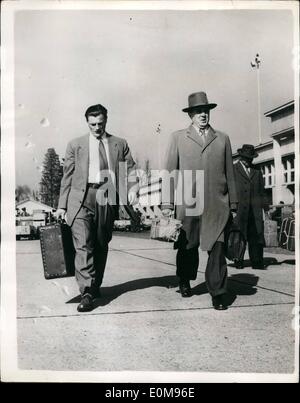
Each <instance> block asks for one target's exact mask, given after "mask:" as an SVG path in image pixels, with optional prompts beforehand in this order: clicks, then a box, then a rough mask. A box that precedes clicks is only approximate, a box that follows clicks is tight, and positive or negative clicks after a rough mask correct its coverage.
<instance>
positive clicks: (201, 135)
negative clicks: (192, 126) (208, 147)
mask: <svg viewBox="0 0 300 403" xmlns="http://www.w3.org/2000/svg"><path fill="white" fill-rule="evenodd" d="M199 134H200V138H201V140H202V143H203V144H204V143H205V130H204V129H200V130H199Z"/></svg>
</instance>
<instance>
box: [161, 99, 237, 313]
mask: <svg viewBox="0 0 300 403" xmlns="http://www.w3.org/2000/svg"><path fill="white" fill-rule="evenodd" d="M216 106H217V105H216V104H213V103H209V102H208V100H207V96H206V94H205V93H204V92H197V93H194V94H191V95H190V96H189V106H188V107H187V108H185V109H183V112H187V113H188V114H189V116H190V118H191V120H192V122H191V125H190V126H189V127H188V128H187V129H184V130H180V131H177V132H175V133H173V134H172V136H171V141H170V144H169V148H168V151H167V158H166V166H165V168H166V172H172V171H174V170H178V171H179V174H180V176H181V177H182V179H183V189H184V193H185V194H186V190H187V191H188V192H189V193H190V194H194V192H195V191H196V192H197V186H196V183H195V179H194V180H192V181H191V182H189V181H188V180H186V179H187V178H188V176H185V175H186V173H192V174H193V176H194V178H195V175H196V173H197V172H200V171H202V172H204V189H198V191H199V192H200V193H199V197H202V196H203V198H204V206H203V209H202V211H198V212H197V213H196V214H193V215H192V214H190V212H189V210H190V209H192V208H196V206H195V205H194V206H193V205H191V204H190V203H188V201H187V200H186V198H185V197H183V200H182V201H183V202H179V200H178V193H179V192H178V189H176V194H177V198H176V200H174V193H175V191H174V190H175V189H174V188H173V189H171V191H170V194H166V195H164V192H163V193H162V202H163V204H162V208H163V214H164V215H165V216H167V215H169V214H170V212H171V211H172V209H173V208H174V206H175V208H176V218H177V219H179V220H181V221H182V224H183V226H182V229H181V233H180V236H179V240H178V242H177V244H176V245H175V247H176V248H178V252H177V257H176V266H177V272H176V274H177V276H178V277H179V289H180V292H181V295H182V296H183V297H189V296H191V294H192V292H191V287H190V280H195V279H196V277H197V270H198V265H199V251H198V248H199V244H200V247H201V249H202V250H203V251H207V252H208V261H207V266H206V271H205V280H206V285H207V288H208V290H209V292H210V294H211V296H212V302H213V306H214V308H215V309H219V310H222V309H226V308H227V306H226V302H225V298H224V294H226V292H227V288H226V283H227V265H226V259H225V255H224V229H225V226H226V224H227V222H228V219H229V216H230V212H231V211H235V210H236V208H237V195H236V189H235V180H234V170H233V162H232V152H231V144H230V140H229V137H228V136H227V135H226V134H224V133H222V132H219V131H215V130H214V129H213V128H212V127H211V126H210V125H209V115H210V110H211V109H213V108H215V107H216ZM163 183H164V181H163ZM163 186H164V185H163ZM200 238H201V240H200Z"/></svg>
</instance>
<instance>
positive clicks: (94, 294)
mask: <svg viewBox="0 0 300 403" xmlns="http://www.w3.org/2000/svg"><path fill="white" fill-rule="evenodd" d="M91 294H92V297H93V299H98V298H101V297H102V295H101V291H100V290H99V288H97V289H95V290H93V292H91Z"/></svg>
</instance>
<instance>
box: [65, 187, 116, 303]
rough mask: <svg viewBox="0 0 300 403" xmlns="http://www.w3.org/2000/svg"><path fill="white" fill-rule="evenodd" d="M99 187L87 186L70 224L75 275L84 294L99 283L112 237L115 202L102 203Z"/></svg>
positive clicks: (94, 288)
mask: <svg viewBox="0 0 300 403" xmlns="http://www.w3.org/2000/svg"><path fill="white" fill-rule="evenodd" d="M96 195H97V189H93V188H88V190H87V194H86V197H85V200H84V202H83V205H82V207H81V209H80V210H79V212H78V214H77V216H76V218H75V220H74V222H73V225H72V227H71V230H72V237H73V243H74V248H75V252H76V253H75V277H76V281H77V284H78V287H79V291H80V293H81V294H82V295H84V294H85V293H92V292H93V291H96V289H98V288H99V287H100V285H101V284H102V281H103V276H104V271H105V267H106V261H107V254H108V244H109V242H110V240H111V238H112V230H113V224H114V220H115V213H116V206H111V205H110V204H108V203H106V204H105V205H100V204H99V203H98V202H97V200H96Z"/></svg>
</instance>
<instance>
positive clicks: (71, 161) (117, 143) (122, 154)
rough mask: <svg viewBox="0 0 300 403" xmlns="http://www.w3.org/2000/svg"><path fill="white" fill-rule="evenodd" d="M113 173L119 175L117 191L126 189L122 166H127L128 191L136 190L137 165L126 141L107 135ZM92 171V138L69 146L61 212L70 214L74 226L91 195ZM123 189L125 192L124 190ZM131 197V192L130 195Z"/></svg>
mask: <svg viewBox="0 0 300 403" xmlns="http://www.w3.org/2000/svg"><path fill="white" fill-rule="evenodd" d="M107 140H108V148H109V154H110V155H109V157H110V158H109V159H110V164H111V166H110V169H111V171H113V172H114V173H115V177H116V186H117V189H119V190H120V189H121V193H122V191H123V192H124V191H126V190H127V189H124V185H125V178H124V177H121V178H120V177H119V175H120V171H119V163H120V162H126V163H127V174H128V178H129V181H130V182H129V185H128V188H131V187H132V186H136V185H137V182H136V178H135V169H134V168H135V162H134V160H133V158H132V156H131V152H130V150H129V147H128V144H127V142H126V140H124V139H122V138H120V137H116V136H113V135H111V134H108V133H107ZM88 171H89V134H86V135H85V136H82V137H78V138H76V139H74V140H71V141H70V142H69V143H68V145H67V150H66V155H65V161H64V168H63V178H62V181H61V188H60V197H59V202H58V208H63V209H66V210H67V222H68V224H69V225H70V226H71V225H72V224H73V222H74V219H75V217H76V215H77V214H78V212H79V210H80V208H81V206H82V205H83V202H84V199H85V195H86V192H87V184H88ZM122 186H123V188H122ZM126 196H127V191H126Z"/></svg>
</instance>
